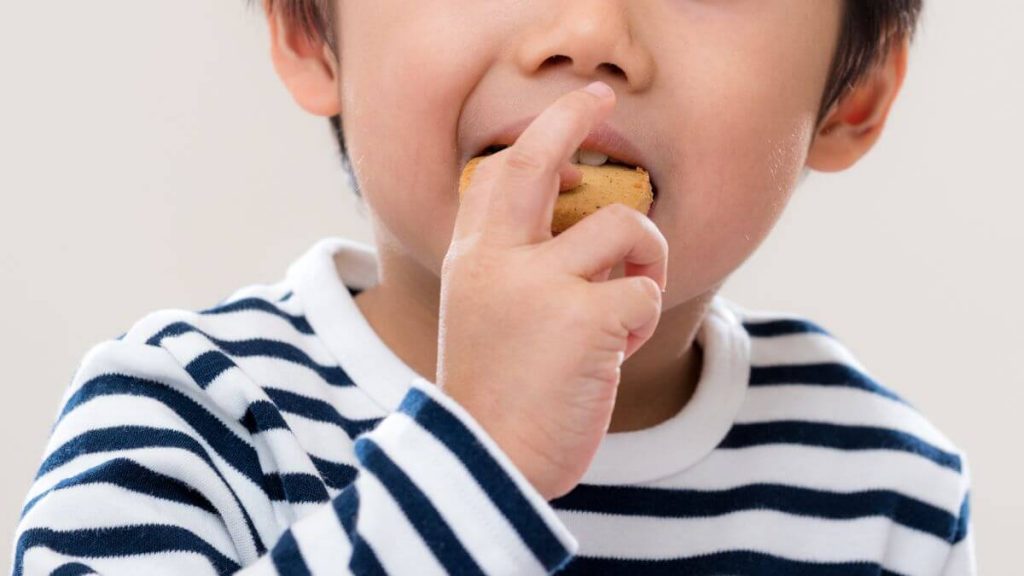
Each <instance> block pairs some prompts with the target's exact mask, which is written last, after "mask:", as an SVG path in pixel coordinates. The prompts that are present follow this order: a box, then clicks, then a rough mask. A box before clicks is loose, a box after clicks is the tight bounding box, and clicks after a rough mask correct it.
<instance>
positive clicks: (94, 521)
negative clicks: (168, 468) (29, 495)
mask: <svg viewBox="0 0 1024 576" xmlns="http://www.w3.org/2000/svg"><path fill="white" fill-rule="evenodd" d="M132 524H170V525H173V526H178V527H180V528H184V529H185V530H188V531H190V532H192V533H193V534H195V535H196V536H198V537H199V538H201V539H202V540H204V541H205V542H206V543H207V544H209V545H210V546H212V547H214V548H215V549H217V551H218V552H220V553H221V554H223V555H225V556H227V557H228V558H232V559H234V560H236V561H237V558H235V552H234V544H233V543H232V541H231V538H230V537H229V535H228V534H227V531H226V530H225V529H224V526H223V524H221V521H220V518H219V517H216V516H212V515H210V514H209V513H207V512H205V511H203V510H199V509H197V508H195V507H193V506H189V505H186V504H180V503H178V502H172V501H170V500H164V499H162V498H156V497H153V496H149V495H146V494H140V493H138V492H132V491H130V490H125V489H123V488H121V487H119V486H114V485H112V484H82V485H78V486H74V487H71V488H64V489H62V490H57V491H55V492H52V493H51V494H50V495H49V496H47V498H46V500H45V502H40V503H39V504H38V505H37V506H36V507H34V508H32V510H30V511H29V513H28V514H26V515H25V518H24V519H23V520H22V522H21V523H20V525H19V530H29V529H32V528H50V529H53V530H84V529H89V528H109V527H117V526H128V525H132Z"/></svg>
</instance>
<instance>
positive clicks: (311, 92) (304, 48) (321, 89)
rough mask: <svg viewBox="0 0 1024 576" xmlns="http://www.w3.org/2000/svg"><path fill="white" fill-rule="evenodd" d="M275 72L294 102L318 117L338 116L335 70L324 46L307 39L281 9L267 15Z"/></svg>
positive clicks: (338, 104) (330, 55)
mask: <svg viewBox="0 0 1024 576" xmlns="http://www.w3.org/2000/svg"><path fill="white" fill-rule="evenodd" d="M267 24H268V27H269V29H270V57H271V60H272V61H273V62H274V70H276V71H277V75H278V76H279V77H280V78H281V81H282V82H284V85H285V87H286V88H288V91H289V92H290V93H291V95H292V98H294V99H295V102H296V103H297V104H298V105H299V106H301V107H302V108H303V109H305V110H306V111H308V112H310V113H312V114H316V115H318V116H336V115H338V114H340V113H341V99H340V97H339V95H338V67H337V64H336V63H335V62H334V56H333V54H331V51H330V49H329V48H328V47H327V46H326V44H325V43H324V42H321V41H318V40H314V39H312V38H310V37H309V36H308V35H307V34H306V33H305V32H304V31H303V30H301V29H300V28H299V27H298V26H297V25H296V24H295V23H294V22H290V21H289V19H288V18H287V17H285V16H284V15H283V14H282V13H281V10H280V9H277V8H275V9H271V10H268V12H267Z"/></svg>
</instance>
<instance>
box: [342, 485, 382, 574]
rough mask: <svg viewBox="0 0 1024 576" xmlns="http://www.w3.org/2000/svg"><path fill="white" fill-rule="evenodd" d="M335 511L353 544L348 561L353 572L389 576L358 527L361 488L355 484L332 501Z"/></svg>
mask: <svg viewBox="0 0 1024 576" xmlns="http://www.w3.org/2000/svg"><path fill="white" fill-rule="evenodd" d="M331 504H332V506H333V507H334V513H335V514H337V516H338V520H339V521H340V522H341V526H342V528H344V529H345V533H346V534H348V539H349V541H350V542H351V544H352V556H351V557H350V558H349V561H348V568H349V570H350V571H351V572H352V573H353V574H359V575H360V576H363V575H369V576H387V572H385V571H384V567H383V566H381V563H380V560H378V559H377V555H376V554H375V553H374V552H373V548H370V546H369V544H367V543H366V540H364V539H363V536H362V535H361V534H359V530H358V529H357V527H356V519H357V518H358V517H359V490H358V488H357V486H356V485H355V484H353V485H352V486H350V487H348V488H346V489H345V490H344V491H343V492H342V493H341V494H339V495H338V497H337V498H335V499H334V500H333V501H332V503H331Z"/></svg>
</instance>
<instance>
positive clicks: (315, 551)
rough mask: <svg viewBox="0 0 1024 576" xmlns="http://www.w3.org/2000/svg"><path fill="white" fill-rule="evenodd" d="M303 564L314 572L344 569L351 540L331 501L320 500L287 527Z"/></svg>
mask: <svg viewBox="0 0 1024 576" xmlns="http://www.w3.org/2000/svg"><path fill="white" fill-rule="evenodd" d="M291 531H292V535H293V536H294V537H295V541H296V542H297V543H298V546H299V551H300V552H301V553H302V557H303V559H304V560H305V561H306V565H307V566H308V567H309V570H310V572H312V573H313V574H314V575H319V574H339V573H344V572H346V570H345V568H346V567H347V566H348V562H349V559H350V558H351V556H352V543H351V542H350V541H349V539H348V535H347V534H345V531H344V528H342V526H341V523H340V522H339V521H338V515H337V514H336V513H335V512H334V507H333V506H332V505H331V504H322V505H320V508H319V509H318V510H317V511H316V512H313V513H312V514H310V515H308V516H306V517H304V518H303V519H301V520H299V521H298V522H296V523H295V524H293V525H292V527H291Z"/></svg>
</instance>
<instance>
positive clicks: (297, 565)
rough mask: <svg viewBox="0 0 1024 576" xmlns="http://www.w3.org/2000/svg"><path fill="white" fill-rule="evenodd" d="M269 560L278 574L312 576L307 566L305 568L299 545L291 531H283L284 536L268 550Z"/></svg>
mask: <svg viewBox="0 0 1024 576" xmlns="http://www.w3.org/2000/svg"><path fill="white" fill-rule="evenodd" d="M270 559H271V560H272V561H273V562H274V568H277V572H278V574H287V575H288V576H312V575H313V573H312V572H310V570H309V566H306V561H305V559H303V558H302V552H301V551H299V545H298V543H297V542H295V536H294V535H293V534H292V531H291V530H285V531H284V534H281V537H280V538H279V539H278V540H277V543H276V544H274V547H273V548H272V549H271V550H270Z"/></svg>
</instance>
